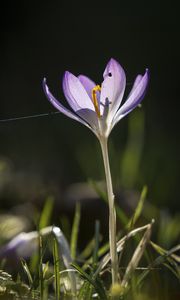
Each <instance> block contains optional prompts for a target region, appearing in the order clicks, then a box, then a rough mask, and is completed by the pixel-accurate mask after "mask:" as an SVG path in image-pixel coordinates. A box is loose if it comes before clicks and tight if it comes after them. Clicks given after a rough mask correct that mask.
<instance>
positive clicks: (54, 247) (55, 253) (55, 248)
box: [53, 238, 60, 300]
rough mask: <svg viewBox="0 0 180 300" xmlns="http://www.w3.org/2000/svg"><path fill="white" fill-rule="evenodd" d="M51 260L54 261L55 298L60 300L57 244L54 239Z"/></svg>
mask: <svg viewBox="0 0 180 300" xmlns="http://www.w3.org/2000/svg"><path fill="white" fill-rule="evenodd" d="M53 259H54V275H55V297H56V300H60V263H59V249H58V243H57V241H56V239H55V238H54V244H53Z"/></svg>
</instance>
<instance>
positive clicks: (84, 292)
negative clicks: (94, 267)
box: [78, 281, 94, 300]
mask: <svg viewBox="0 0 180 300" xmlns="http://www.w3.org/2000/svg"><path fill="white" fill-rule="evenodd" d="M93 291H94V287H93V286H92V284H91V283H89V282H88V281H84V283H83V285H82V287H81V288H80V291H79V294H78V300H84V299H86V300H91V299H92V295H93Z"/></svg>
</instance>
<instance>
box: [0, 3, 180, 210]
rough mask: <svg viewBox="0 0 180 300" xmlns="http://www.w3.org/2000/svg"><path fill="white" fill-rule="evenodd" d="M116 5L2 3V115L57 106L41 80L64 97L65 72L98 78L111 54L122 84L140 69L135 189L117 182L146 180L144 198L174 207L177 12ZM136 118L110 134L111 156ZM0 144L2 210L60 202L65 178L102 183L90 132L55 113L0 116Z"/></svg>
mask: <svg viewBox="0 0 180 300" xmlns="http://www.w3.org/2000/svg"><path fill="white" fill-rule="evenodd" d="M117 3H118V2H115V1H110V2H109V3H108V5H107V4H106V3H105V2H104V3H102V4H101V5H100V3H98V2H97V3H94V4H93V3H92V2H90V1H89V2H84V4H80V3H79V4H78V3H76V2H73V1H72V2H66V1H36V2H35V1H15V2H12V3H10V2H9V3H8V2H6V4H4V6H3V5H2V7H1V14H2V18H1V47H0V53H1V55H0V66H1V68H0V77H1V78H0V91H1V92H0V97H1V100H0V103H1V106H0V107H1V108H0V118H1V119H6V118H13V117H20V116H26V115H34V114H40V113H46V112H51V111H55V110H54V108H53V107H52V106H51V104H50V103H49V102H48V101H47V99H46V97H45V95H44V93H43V89H42V79H43V77H47V80H48V85H49V86H50V87H51V91H52V92H53V93H54V95H56V96H57V97H58V98H59V99H61V101H62V102H64V103H65V99H64V96H63V93H62V87H61V80H62V76H63V73H64V71H65V70H69V71H71V72H72V73H74V74H77V75H78V74H79V73H82V74H86V75H88V76H89V77H91V78H93V79H94V81H96V82H99V83H101V81H102V73H103V70H104V68H105V65H106V63H107V62H108V60H109V59H110V58H111V57H114V58H115V59H117V60H118V61H119V62H120V63H121V65H122V66H123V68H124V69H125V71H126V75H127V82H128V83H129V85H128V86H127V90H128V89H130V85H131V84H132V82H133V80H134V78H135V76H136V75H137V74H138V73H143V72H144V70H145V68H146V67H148V68H149V69H150V76H151V79H150V84H149V88H148V92H147V95H146V96H145V99H144V101H143V106H142V109H141V110H139V111H140V115H141V114H142V115H143V116H144V134H143V147H142V152H141V159H140V162H139V165H138V172H137V177H136V180H134V181H133V186H132V184H130V185H128V183H127V184H126V182H124V184H121V183H120V185H119V189H120V188H122V189H125V190H126V189H132V188H133V189H135V190H138V191H140V190H141V188H142V186H143V185H144V184H147V185H148V187H149V200H150V202H151V203H154V204H155V205H157V206H159V207H162V208H164V207H165V208H166V209H168V210H170V211H171V212H172V213H173V212H175V211H177V210H178V209H179V177H178V176H179V166H178V164H179V153H180V142H179V137H178V133H179V110H178V103H179V99H178V96H179V95H178V89H179V78H178V77H179V76H178V75H179V45H178V39H179V31H178V23H177V19H178V16H177V11H178V9H177V7H176V6H175V3H174V4H173V3H172V5H171V6H170V2H169V4H166V3H164V2H163V3H162V5H161V3H160V2H159V4H158V6H157V4H153V2H149V4H148V2H146V3H145V2H143V3H136V4H133V2H122V1H119V3H118V5H117ZM134 114H136V112H132V113H131V115H129V116H127V117H126V118H125V119H123V120H122V121H121V122H120V123H119V124H118V125H117V126H116V128H115V129H114V130H113V133H112V134H111V137H110V140H111V149H115V151H114V152H115V154H116V155H115V156H114V157H113V153H112V152H113V151H112V150H110V154H112V156H111V157H113V159H114V160H116V159H117V162H119V161H121V159H122V155H123V153H124V150H125V149H126V145H127V140H128V124H129V122H130V120H132V119H131V118H133V116H135V115H134ZM0 140H1V142H0V158H1V184H0V192H1V200H0V201H1V207H2V208H8V207H11V206H13V205H15V202H14V201H15V200H16V201H38V200H39V199H45V197H46V196H47V195H48V194H53V195H55V198H56V199H57V201H59V202H60V201H62V199H61V197H60V196H59V195H61V193H63V192H64V190H65V189H66V188H67V186H68V185H69V184H71V183H75V182H79V181H82V182H83V181H86V180H87V179H88V178H94V179H98V180H101V179H103V177H102V176H103V167H102V162H101V156H100V153H99V148H98V142H97V141H96V139H95V137H94V136H93V135H92V133H91V132H90V131H88V129H87V128H85V127H83V126H82V125H80V124H78V123H76V122H75V121H73V120H70V119H68V118H67V117H65V116H63V115H56V116H48V117H39V118H34V119H27V120H19V121H12V122H5V123H3V122H1V123H0ZM137 143H138V141H137ZM84 162H86V163H87V166H86V164H84ZM113 164H116V163H112V165H113ZM116 167H117V166H116ZM120 169H121V166H120V164H119V170H120ZM98 170H100V171H98ZM112 172H113V174H114V169H113V167H112Z"/></svg>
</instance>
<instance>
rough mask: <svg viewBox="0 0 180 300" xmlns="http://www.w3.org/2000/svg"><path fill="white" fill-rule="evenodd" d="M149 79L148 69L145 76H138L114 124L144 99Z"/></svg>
mask: <svg viewBox="0 0 180 300" xmlns="http://www.w3.org/2000/svg"><path fill="white" fill-rule="evenodd" d="M148 81H149V71H148V69H146V72H145V74H144V76H141V75H139V76H137V77H136V80H135V82H134V85H133V88H132V90H131V92H130V94H129V96H128V98H127V100H126V102H125V103H124V104H123V105H122V106H121V108H120V109H119V110H118V111H117V113H116V115H115V117H114V120H113V126H114V125H115V124H116V123H117V122H119V120H120V119H122V118H123V117H124V116H126V115H127V114H128V113H129V112H131V111H132V110H133V109H134V108H135V107H136V106H137V105H138V104H139V103H140V102H141V101H142V99H143V97H144V94H145V91H146V88H147V85H148Z"/></svg>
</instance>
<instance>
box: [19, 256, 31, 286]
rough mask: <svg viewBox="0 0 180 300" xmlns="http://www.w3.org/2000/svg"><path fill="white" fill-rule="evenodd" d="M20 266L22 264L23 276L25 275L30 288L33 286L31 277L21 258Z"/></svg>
mask: <svg viewBox="0 0 180 300" xmlns="http://www.w3.org/2000/svg"><path fill="white" fill-rule="evenodd" d="M21 264H22V267H23V270H24V272H25V274H26V275H27V278H28V281H29V286H30V287H32V286H33V279H32V275H31V272H30V270H29V267H28V265H27V263H26V261H25V260H24V259H23V258H21Z"/></svg>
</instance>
